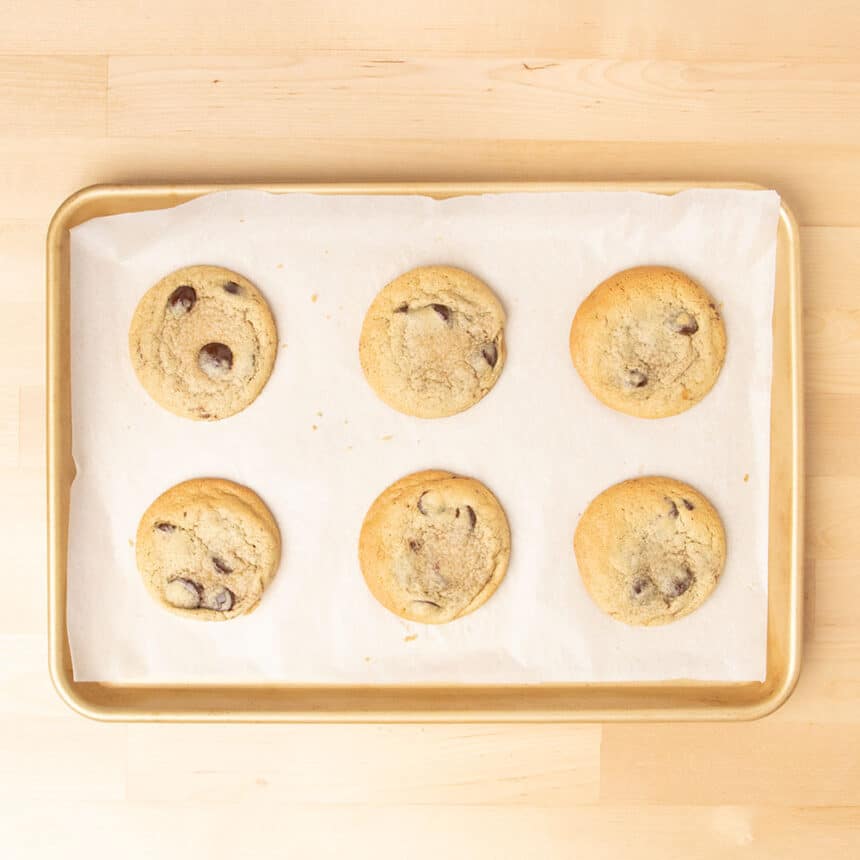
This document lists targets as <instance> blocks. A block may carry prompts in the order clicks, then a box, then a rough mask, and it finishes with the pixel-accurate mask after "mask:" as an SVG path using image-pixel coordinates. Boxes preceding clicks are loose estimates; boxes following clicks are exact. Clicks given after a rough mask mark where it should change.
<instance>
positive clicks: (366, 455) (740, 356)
mask: <svg viewBox="0 0 860 860" xmlns="http://www.w3.org/2000/svg"><path fill="white" fill-rule="evenodd" d="M778 207H779V198H778V196H777V195H776V194H775V193H772V192H752V191H726V190H709V191H689V192H684V193H682V194H678V195H675V196H673V197H662V196H658V195H649V194H642V193H632V192H623V193H622V192H591V193H587V192H583V193H555V194H516V195H508V194H504V195H485V196H478V197H461V198H455V199H451V200H447V201H434V200H431V199H429V198H422V197H385V196H367V197H358V196H340V197H330V196H312V195H284V196H271V195H266V194H263V193H260V192H229V193H226V194H218V195H211V196H209V197H205V198H200V199H198V200H195V201H192V202H191V203H187V204H184V205H183V206H181V207H177V208H175V209H172V210H163V211H159V212H148V213H137V214H133V215H122V216H112V217H110V218H102V219H97V220H94V221H90V222H88V223H86V224H84V225H82V226H80V227H77V228H75V229H74V230H73V231H72V240H71V250H72V266H71V279H72V309H73V310H72V354H73V366H72V396H73V422H74V424H73V433H74V443H73V444H74V456H75V460H76V463H77V467H78V477H77V479H76V481H75V484H74V485H73V488H72V506H71V530H70V547H69V569H68V627H69V637H70V646H71V652H72V656H73V662H74V670H75V678H76V680H110V681H122V682H136V681H140V682H149V683H158V682H169V681H190V682H193V681H201V682H202V681H213V680H219V681H236V682H242V681H254V682H259V681H265V680H269V681H280V682H287V681H302V682H320V683H326V682H329V683H331V682H349V683H361V682H368V683H371V682H372V683H386V682H390V683H400V682H410V681H411V682H417V681H439V682H449V683H458V682H462V683H477V682H504V683H512V682H532V681H599V680H605V681H617V680H657V679H668V678H684V677H687V678H695V679H702V680H758V679H762V678H763V677H764V670H765V648H766V624H767V617H766V616H767V522H768V516H767V501H768V499H767V496H768V451H769V432H770V428H769V391H770V384H769V383H770V363H771V345H772V343H771V327H770V320H771V311H772V301H773V286H774V254H775V236H776V219H777V216H778ZM200 262H209V263H216V264H221V265H225V266H229V267H231V268H235V269H237V270H238V271H240V272H243V273H244V274H246V275H247V276H248V277H250V278H251V279H252V280H253V281H255V283H257V285H258V286H259V287H260V288H261V289H262V290H263V292H264V293H265V295H266V296H267V298H268V300H269V302H270V304H271V306H272V308H273V311H274V313H275V316H276V319H277V321H278V327H279V333H280V336H281V339H282V344H283V348H282V349H281V350H280V352H279V357H278V361H277V363H276V367H275V371H274V373H273V375H272V378H271V380H270V382H269V384H268V386H267V387H266V389H265V390H264V391H263V393H262V394H261V396H260V397H259V398H258V400H257V401H256V402H255V403H254V404H253V405H252V406H251V407H250V408H249V409H248V410H246V411H245V412H243V413H240V414H239V415H238V416H235V417H233V418H230V419H227V420H225V421H221V422H216V423H214V424H201V423H193V422H187V421H184V420H182V419H179V418H176V417H175V416H172V415H170V414H169V413H167V412H165V411H163V410H161V409H160V408H159V407H158V406H157V405H156V404H154V403H153V402H152V401H150V400H149V398H148V397H147V396H146V394H145V393H144V392H143V390H142V389H141V388H140V386H139V385H138V383H137V380H136V378H135V377H134V374H133V371H132V369H131V366H130V364H129V361H128V357H127V352H126V349H127V348H126V338H127V331H128V324H129V321H130V319H131V315H132V312H133V310H134V307H135V305H136V303H137V301H138V299H139V297H140V295H141V294H142V293H143V292H144V291H145V290H146V289H147V288H148V287H149V286H151V284H152V283H154V282H155V281H156V280H158V278H160V277H161V276H162V275H163V274H165V273H166V272H168V271H170V270H172V269H174V268H178V267H179V266H183V265H188V264H192V263H200ZM438 262H444V263H450V264H454V265H460V266H463V267H464V268H467V269H470V270H471V271H473V272H475V273H476V274H477V275H479V276H480V277H482V278H484V279H485V280H486V281H487V282H488V283H490V284H491V285H492V287H493V288H494V289H495V290H496V292H497V293H498V295H499V296H500V298H501V299H502V301H503V302H504V304H505V306H506V308H507V311H508V316H509V322H508V327H507V341H508V348H509V357H508V361H507V364H506V367H505V370H504V372H503V374H502V377H501V379H500V381H499V383H498V384H497V385H496V387H495V389H494V390H493V392H491V394H490V395H489V396H488V397H487V398H485V400H483V401H482V402H481V403H480V404H478V405H477V406H475V407H474V408H473V409H471V410H469V411H468V412H466V413H463V414H461V415H459V416H454V417H452V418H448V419H442V420H436V421H422V420H420V419H413V418H409V417H407V416H401V415H399V414H397V413H395V412H393V411H392V410H390V409H389V408H388V407H386V406H385V405H384V404H382V403H381V402H379V401H378V400H377V399H376V398H375V396H374V395H373V393H372V391H371V390H370V389H369V387H368V386H367V385H366V383H365V382H364V379H363V377H362V375H361V371H360V367H359V364H358V357H357V341H358V333H359V330H360V327H361V322H362V319H363V316H364V311H365V310H366V307H367V305H368V304H369V303H370V301H371V299H372V297H373V296H374V295H375V293H376V291H377V290H378V289H379V288H380V287H381V286H382V285H383V284H385V283H386V282H387V281H388V280H390V279H391V278H393V277H395V276H396V275H397V274H400V273H401V272H402V271H405V270H406V269H408V268H411V267H412V266H415V265H421V264H427V263H438ZM641 263H665V264H668V265H675V266H678V267H679V268H682V269H684V270H685V271H687V272H689V273H690V274H691V275H693V276H694V277H695V278H697V279H698V280H700V281H701V282H702V283H703V284H704V285H705V286H706V287H707V288H708V289H709V290H710V291H711V292H712V293H713V294H714V295H715V297H716V298H717V300H718V301H720V302H722V304H723V312H724V315H725V318H726V325H727V330H728V336H729V347H728V353H727V358H726V365H725V367H724V370H723V373H722V374H721V377H720V380H719V381H718V383H717V385H716V386H715V388H714V390H713V391H712V392H711V394H710V395H709V396H708V397H707V398H706V399H705V400H704V401H703V402H702V403H701V404H699V405H698V406H696V407H695V408H694V409H692V410H690V411H689V412H687V413H685V414H684V415H681V416H676V417H674V418H669V419H662V420H660V421H642V420H637V419H634V418H630V417H626V416H622V415H618V414H616V413H614V412H612V411H610V410H608V409H606V408H605V407H603V406H602V405H601V404H599V403H598V402H597V401H596V400H594V398H593V397H591V395H590V394H589V393H588V392H587V391H586V390H585V388H584V386H583V385H582V383H581V382H580V380H579V378H578V376H577V375H576V373H575V371H574V370H573V367H572V365H571V364H570V359H569V356H568V352H567V333H568V329H569V325H570V320H571V318H572V316H573V313H574V312H575V310H576V307H577V306H578V304H579V302H580V301H581V299H582V298H583V297H584V296H585V295H586V294H587V293H588V291H589V290H590V289H591V288H592V287H593V286H594V285H595V284H596V283H598V282H599V281H600V280H602V279H603V278H605V277H606V276H607V275H609V274H611V273H612V272H614V271H616V270H618V269H621V268H625V267H627V266H631V265H636V264H641ZM318 413H322V414H321V415H320V414H318ZM429 467H441V468H450V469H452V470H454V471H458V472H461V473H463V474H470V475H473V476H475V477H478V478H480V479H481V480H483V481H484V482H485V483H487V485H488V486H489V487H490V488H491V489H492V490H493V491H494V492H495V493H496V495H497V496H498V497H499V499H500V501H501V502H502V504H503V506H504V507H505V509H506V511H507V513H508V517H509V520H510V523H511V530H512V536H513V553H512V558H511V565H510V568H509V572H508V576H507V578H506V580H505V582H504V583H503V585H502V587H501V588H500V589H499V591H498V592H497V593H496V595H495V596H494V597H493V598H492V600H490V601H489V602H488V603H487V604H486V605H485V606H484V607H483V608H482V609H481V610H479V611H478V612H476V613H474V614H473V615H471V616H468V617H466V618H464V619H460V620H459V621H457V622H454V623H453V624H450V625H446V626H443V627H425V626H422V625H417V624H413V623H409V622H405V621H402V620H400V619H398V618H396V617H395V616H393V615H390V614H389V613H387V612H386V611H385V610H384V609H382V608H381V607H379V606H378V605H377V604H376V602H375V601H374V600H373V599H372V598H371V597H370V595H369V594H368V593H367V591H366V588H365V586H364V582H363V579H362V577H361V575H360V573H359V571H358V567H357V562H356V543H357V538H358V531H359V528H360V525H361V521H362V518H363V516H364V513H365V511H366V509H367V507H368V506H369V504H370V503H371V501H372V500H373V498H375V496H376V495H377V493H378V492H379V491H380V490H381V489H383V488H384V487H385V486H387V485H388V484H389V483H391V481H393V480H396V479H397V478H398V477H401V476H402V475H404V474H406V473H408V472H411V471H414V470H416V469H421V468H429ZM651 473H661V474H667V475H671V476H673V477H677V478H680V479H682V480H687V481H689V482H690V483H693V484H695V485H696V486H697V487H698V488H699V489H701V490H702V491H703V492H705V494H706V495H708V496H709V498H711V500H712V501H713V502H714V503H715V505H716V506H717V508H718V509H719V510H720V512H721V514H722V516H723V518H724V521H725V524H726V530H727V535H728V541H729V556H728V561H727V565H726V571H725V573H724V576H723V579H722V582H721V584H720V586H719V588H718V589H717V590H716V592H715V593H714V595H713V596H712V598H711V599H710V600H709V601H707V602H706V604H705V605H704V606H703V607H702V608H701V609H700V610H698V611H697V612H696V613H694V614H693V615H691V616H689V617H687V618H685V619H682V620H681V621H679V622H677V623H675V624H673V625H671V626H669V627H663V628H657V629H652V630H638V629H633V628H628V627H626V626H624V625H621V624H620V623H618V622H615V621H613V620H612V619H610V618H608V617H606V616H604V615H602V613H600V612H599V610H597V608H596V607H594V605H593V604H592V603H591V601H590V600H589V598H588V597H587V595H586V593H585V591H584V589H583V587H582V585H581V582H580V580H579V577H578V575H577V573H576V567H575V560H574V557H573V551H572V534H573V529H574V527H575V524H576V520H577V518H578V516H579V514H580V513H581V512H582V510H583V509H584V507H585V506H586V505H587V503H588V502H589V501H590V499H591V498H592V497H593V496H594V495H596V494H597V493H598V492H600V491H601V490H602V489H604V488H605V487H606V486H608V485H609V484H611V483H614V482H616V481H618V480H621V479H623V478H626V477H630V476H632V475H637V474H651ZM201 475H219V476H223V477H227V478H231V479H233V480H237V481H240V482H242V483H245V484H247V485H248V486H250V487H252V488H254V489H255V490H256V491H257V492H259V493H260V494H261V495H262V496H263V498H264V499H265V500H266V502H267V503H268V504H269V506H270V507H271V509H272V511H273V513H274V514H275V517H276V518H277V520H278V522H279V524H280V527H281V532H282V537H283V539H284V558H283V562H282V566H281V570H280V572H279V574H278V576H277V578H276V580H275V582H274V583H273V584H272V586H271V587H270V589H269V590H268V592H267V594H266V596H265V599H264V601H263V603H262V604H261V606H260V608H259V609H258V610H257V611H256V612H255V613H253V614H252V615H250V616H248V617H247V618H242V619H237V620H235V621H231V622H229V623H226V624H201V623H194V622H189V621H187V620H184V619H181V618H176V617H174V616H172V615H170V614H168V613H165V612H163V610H161V609H160V608H159V607H157V606H156V605H155V604H154V603H153V602H152V601H151V600H150V599H149V597H148V596H147V595H146V593H145V592H144V590H143V586H142V584H141V583H140V581H139V576H138V574H137V571H136V569H135V564H134V548H133V546H132V544H131V541H132V539H133V536H134V533H135V530H136V526H137V521H138V519H139V517H140V515H141V514H142V512H143V511H144V510H145V508H146V507H147V505H148V504H149V502H150V501H151V500H152V499H153V498H155V496H157V495H158V494H159V493H160V492H162V491H163V490H164V489H166V488H167V487H168V486H171V485H172V484H174V483H176V482H178V481H180V480H184V479H186V478H189V477H195V476H201Z"/></svg>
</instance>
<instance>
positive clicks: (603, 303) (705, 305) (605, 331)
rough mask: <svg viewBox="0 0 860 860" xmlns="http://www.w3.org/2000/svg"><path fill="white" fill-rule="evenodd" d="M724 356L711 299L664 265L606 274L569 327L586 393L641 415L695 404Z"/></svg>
mask: <svg viewBox="0 0 860 860" xmlns="http://www.w3.org/2000/svg"><path fill="white" fill-rule="evenodd" d="M725 354H726V330H725V327H724V325H723V321H722V318H721V316H720V312H719V311H718V310H717V305H716V303H715V301H714V300H713V299H712V298H711V296H709V295H708V293H707V292H705V290H703V289H702V287H700V286H699V285H698V284H697V283H696V282H695V281H694V280H692V279H691V278H688V277H687V276H686V275H685V274H684V273H683V272H679V271H677V270H676V269H669V268H666V267H664V266H639V267H638V268H635V269H627V270H626V271H623V272H619V273H618V274H616V275H613V276H612V277H611V278H608V279H607V280H605V281H604V282H603V283H602V284H600V285H599V286H597V287H596V288H595V289H594V291H593V292H592V293H591V294H590V295H589V296H588V297H587V298H586V299H585V301H584V302H583V303H582V304H581V305H580V306H579V310H577V312H576V316H575V317H574V319H573V324H572V325H571V328H570V355H571V358H572V359H573V363H574V365H575V366H576V369H577V370H578V371H579V375H580V376H581V377H582V379H583V381H584V382H585V384H586V385H587V386H588V388H589V389H590V390H591V392H592V394H594V395H595V397H597V398H598V399H599V400H601V401H602V402H603V403H605V404H606V405H607V406H611V407H612V408H613V409H617V410H618V411H619V412H625V413H626V414H628V415H636V416H638V417H640V418H664V417H666V416H669V415H676V414H677V413H679V412H683V411H685V410H686V409H689V408H690V407H691V406H694V405H695V404H696V403H698V402H699V401H700V400H701V399H702V398H703V397H704V396H705V395H706V394H707V393H708V392H709V391H710V390H711V388H712V387H713V385H714V383H715V382H716V381H717V377H718V376H719V373H720V369H721V368H722V366H723V359H724V358H725Z"/></svg>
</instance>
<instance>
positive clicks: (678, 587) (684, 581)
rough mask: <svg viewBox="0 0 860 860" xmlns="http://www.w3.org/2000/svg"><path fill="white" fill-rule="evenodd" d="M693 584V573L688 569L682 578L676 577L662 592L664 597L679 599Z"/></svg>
mask: <svg viewBox="0 0 860 860" xmlns="http://www.w3.org/2000/svg"><path fill="white" fill-rule="evenodd" d="M692 584H693V571H691V570H690V569H689V568H687V570H685V571H684V576H676V577H675V578H674V579H673V580H672V581H671V582H670V583H669V585H668V587H667V588H666V589H665V590H664V592H663V593H664V594H665V595H666V597H680V596H681V595H682V594H683V593H684V592H685V591H687V590H688V589H689V588H690V586H691V585H692Z"/></svg>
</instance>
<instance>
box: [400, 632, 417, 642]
mask: <svg viewBox="0 0 860 860" xmlns="http://www.w3.org/2000/svg"><path fill="white" fill-rule="evenodd" d="M417 638H418V634H417V633H410V634H409V635H408V636H404V637H403V641H404V642H414V641H415V640H416V639H417Z"/></svg>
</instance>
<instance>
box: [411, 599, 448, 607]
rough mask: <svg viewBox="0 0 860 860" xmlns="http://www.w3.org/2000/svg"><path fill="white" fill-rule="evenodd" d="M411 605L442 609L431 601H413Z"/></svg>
mask: <svg viewBox="0 0 860 860" xmlns="http://www.w3.org/2000/svg"><path fill="white" fill-rule="evenodd" d="M412 603H413V604H414V603H418V604H421V605H422V606H432V607H434V608H435V609H441V608H442V607H441V606H440V605H439V604H438V603H434V602H433V601H432V600H413V601H412Z"/></svg>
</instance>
